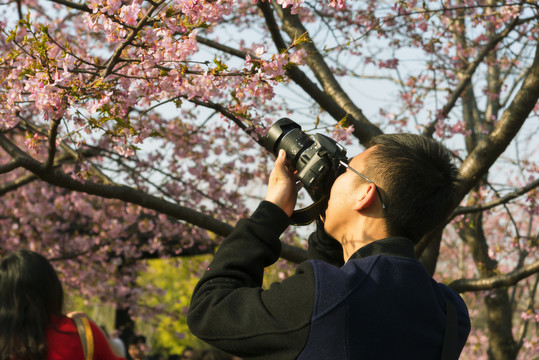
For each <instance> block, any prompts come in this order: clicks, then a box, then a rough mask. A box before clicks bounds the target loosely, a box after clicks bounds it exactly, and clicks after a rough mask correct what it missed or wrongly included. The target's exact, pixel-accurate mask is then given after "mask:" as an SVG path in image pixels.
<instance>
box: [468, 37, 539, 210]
mask: <svg viewBox="0 0 539 360" xmlns="http://www.w3.org/2000/svg"><path fill="white" fill-rule="evenodd" d="M530 69H531V70H530V72H529V73H528V75H527V76H526V78H525V79H524V82H523V84H522V87H521V88H520V90H519V91H518V92H517V93H516V94H515V98H514V99H513V101H512V102H511V104H510V105H509V107H508V108H507V109H506V110H505V111H504V112H503V114H502V116H501V119H500V121H499V122H498V123H497V124H496V127H495V128H494V130H493V131H492V133H491V134H490V135H489V136H488V137H486V138H484V139H483V140H481V141H480V142H479V143H478V144H477V146H476V147H475V148H474V150H473V151H472V152H471V153H470V154H469V155H468V156H467V157H466V159H465V160H464V162H463V163H462V165H461V167H460V169H459V172H460V177H461V180H462V182H461V186H460V188H459V192H460V199H462V198H463V197H464V196H465V195H466V194H467V193H468V192H469V191H470V190H471V189H472V187H473V186H474V185H475V184H477V182H478V181H479V179H481V178H482V177H483V176H484V175H485V174H486V173H487V172H488V170H489V169H490V167H491V166H492V164H493V163H494V162H495V161H496V159H497V158H498V157H499V156H500V155H501V154H502V153H503V152H504V151H505V149H506V148H507V146H509V144H510V143H511V141H512V140H513V139H514V137H515V136H516V134H517V133H518V131H519V130H520V128H521V127H522V124H524V122H525V121H526V119H527V118H528V116H529V115H530V113H531V111H532V110H533V108H534V107H535V105H536V104H537V100H538V99H539V43H538V44H537V47H536V49H535V58H534V61H533V64H532V65H531V67H530ZM460 199H459V200H460Z"/></svg>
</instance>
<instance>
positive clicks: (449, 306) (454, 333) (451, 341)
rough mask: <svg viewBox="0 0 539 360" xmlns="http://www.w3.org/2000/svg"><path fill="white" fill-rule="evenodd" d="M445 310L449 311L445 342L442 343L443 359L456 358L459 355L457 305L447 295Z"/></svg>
mask: <svg viewBox="0 0 539 360" xmlns="http://www.w3.org/2000/svg"><path fill="white" fill-rule="evenodd" d="M445 310H446V312H447V317H446V325H445V336H444V344H443V345H442V358H441V360H455V359H458V356H457V347H458V344H457V338H458V320H457V309H456V308H455V305H453V303H452V302H451V300H449V299H448V298H447V297H445Z"/></svg>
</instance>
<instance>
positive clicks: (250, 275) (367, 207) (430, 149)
mask: <svg viewBox="0 0 539 360" xmlns="http://www.w3.org/2000/svg"><path fill="white" fill-rule="evenodd" d="M285 157H286V155H285V154H284V151H281V152H280V153H279V155H278V157H277V159H276V161H275V166H274V169H273V170H272V172H271V174H270V179H269V183H268V190H267V194H266V198H265V201H263V202H262V203H261V204H260V205H259V207H258V208H257V210H256V211H255V212H254V213H253V215H252V216H251V218H249V219H242V220H240V221H239V222H238V224H237V225H236V228H235V230H234V231H233V233H232V234H231V235H230V236H228V237H227V239H226V240H225V241H224V242H223V244H222V245H221V247H220V248H219V250H218V251H217V253H216V255H215V258H214V260H213V261H212V263H211V264H210V266H209V267H208V269H207V271H206V273H205V275H204V276H203V278H202V279H201V280H200V282H199V283H198V285H197V287H196V288H195V291H194V293H193V297H192V300H191V307H190V309H189V313H188V319H187V320H188V324H189V327H190V329H191V331H192V332H193V334H195V335H197V336H198V337H200V338H201V339H203V340H205V341H206V342H208V343H210V344H212V345H214V346H216V347H218V348H221V349H223V350H225V351H227V352H229V353H232V354H235V355H238V356H240V357H242V358H244V359H276V360H277V359H278V360H288V359H301V360H304V359H308V360H316V359H330V360H331V359H335V360H340V359H414V360H417V359H440V357H441V354H442V346H443V344H444V334H445V332H446V323H447V322H446V318H448V317H449V318H450V319H451V316H447V313H448V311H450V309H451V308H453V309H455V308H456V313H457V316H456V319H455V321H456V322H457V325H456V326H457V329H458V336H456V339H455V340H454V343H453V344H452V345H451V344H449V345H446V348H449V349H450V350H453V351H454V353H455V355H454V356H453V357H454V358H458V356H459V354H460V352H461V351H462V348H463V347H464V344H465V342H466V339H467V337H468V334H469V331H470V321H469V315H468V311H467V308H466V305H465V304H464V301H463V300H462V299H461V298H460V296H459V295H458V294H457V293H455V292H453V291H452V290H450V289H449V288H448V287H447V286H445V285H442V284H438V283H437V282H435V281H434V280H433V279H432V278H431V277H430V276H429V274H428V273H427V271H426V270H425V268H424V267H423V266H422V265H421V263H419V262H418V261H417V260H416V259H415V258H414V243H417V241H419V239H421V237H422V236H423V235H425V234H426V233H427V232H429V231H431V230H433V229H434V228H435V227H436V226H437V225H439V224H440V223H442V222H443V221H444V220H445V219H446V218H447V216H448V215H449V213H450V212H451V211H452V210H453V208H454V207H455V205H456V204H455V199H456V182H457V180H456V176H457V170H456V168H455V167H454V165H452V164H451V154H450V153H449V152H448V151H447V149H446V148H445V147H443V146H442V145H441V144H439V143H437V142H435V141H434V140H431V139H428V138H425V137H422V136H418V135H410V134H400V135H381V136H378V137H376V138H375V139H374V140H373V146H371V147H370V148H369V149H367V150H366V151H364V152H363V153H361V154H359V155H357V156H355V157H354V158H353V159H352V160H351V161H350V163H349V164H347V163H345V162H343V163H342V167H343V171H344V172H343V173H342V175H340V176H339V177H338V178H337V179H336V181H335V183H334V184H333V186H332V188H331V193H330V198H329V202H328V207H327V210H326V212H325V220H324V223H323V226H319V228H318V230H317V231H316V232H315V233H313V234H312V235H311V236H310V237H309V248H308V254H309V257H310V258H311V259H315V260H309V261H306V262H304V263H301V264H300V265H299V266H298V268H297V270H296V274H295V275H293V276H291V277H290V278H288V279H286V280H285V281H283V282H282V283H275V284H273V285H271V287H270V288H269V289H267V290H263V289H262V288H261V287H260V286H261V284H262V277H263V271H264V267H265V266H268V265H271V264H273V263H274V262H275V261H276V260H277V259H278V258H279V254H280V250H281V246H280V242H279V236H280V235H281V233H282V232H283V231H284V230H285V229H286V228H287V226H288V224H289V217H290V215H291V214H292V212H293V210H294V206H295V203H296V196H297V194H296V186H295V175H294V173H293V172H291V171H289V170H288V169H287V166H286V159H285ZM320 224H321V223H320ZM343 264H344V265H343ZM446 301H449V304H448V305H446ZM451 348H452V349H451ZM446 350H447V349H446Z"/></svg>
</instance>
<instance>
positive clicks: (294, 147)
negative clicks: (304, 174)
mask: <svg viewBox="0 0 539 360" xmlns="http://www.w3.org/2000/svg"><path fill="white" fill-rule="evenodd" d="M313 143H314V141H313V140H312V139H311V138H310V137H308V136H307V135H306V134H305V133H304V132H303V131H301V130H299V129H293V130H292V131H290V132H288V133H287V134H286V135H285V136H284V137H283V138H282V140H281V142H280V143H279V145H277V152H278V150H279V149H283V150H284V151H286V157H287V158H288V159H289V160H290V163H291V164H292V166H293V167H294V168H295V169H298V159H299V157H300V156H301V154H302V153H303V151H304V150H305V149H307V148H308V147H309V146H311V145H312V144H313ZM300 165H301V164H300ZM298 170H301V169H298Z"/></svg>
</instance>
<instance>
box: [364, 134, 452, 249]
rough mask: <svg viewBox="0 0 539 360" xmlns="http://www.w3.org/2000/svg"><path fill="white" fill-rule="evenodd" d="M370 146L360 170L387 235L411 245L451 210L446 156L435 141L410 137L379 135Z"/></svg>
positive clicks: (449, 161) (449, 166)
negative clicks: (372, 187)
mask: <svg viewBox="0 0 539 360" xmlns="http://www.w3.org/2000/svg"><path fill="white" fill-rule="evenodd" d="M371 146H374V149H373V152H372V153H371V155H370V157H369V159H368V161H367V164H366V169H365V170H364V171H365V173H366V175H367V176H368V177H369V178H370V179H371V180H373V181H374V182H375V183H376V185H377V186H378V191H380V192H381V194H382V199H383V201H384V203H385V205H386V208H385V209H384V215H385V217H386V226H387V231H388V232H389V234H390V235H391V236H405V237H408V238H410V239H411V240H412V241H413V242H414V243H417V242H419V240H421V238H422V237H423V236H424V235H425V234H427V233H428V232H429V231H431V230H433V229H434V228H435V227H436V226H438V225H440V224H441V223H442V222H443V221H444V220H445V219H447V217H448V216H449V214H450V213H451V211H452V210H453V209H454V208H455V207H456V206H457V186H458V182H459V180H458V170H457V168H456V166H455V165H454V164H453V163H452V154H451V152H450V151H449V150H448V149H447V148H446V147H445V146H443V145H442V144H441V143H440V142H438V141H436V140H434V139H431V138H428V137H425V136H421V135H414V134H386V135H379V136H376V137H374V138H373V139H372V141H371Z"/></svg>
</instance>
